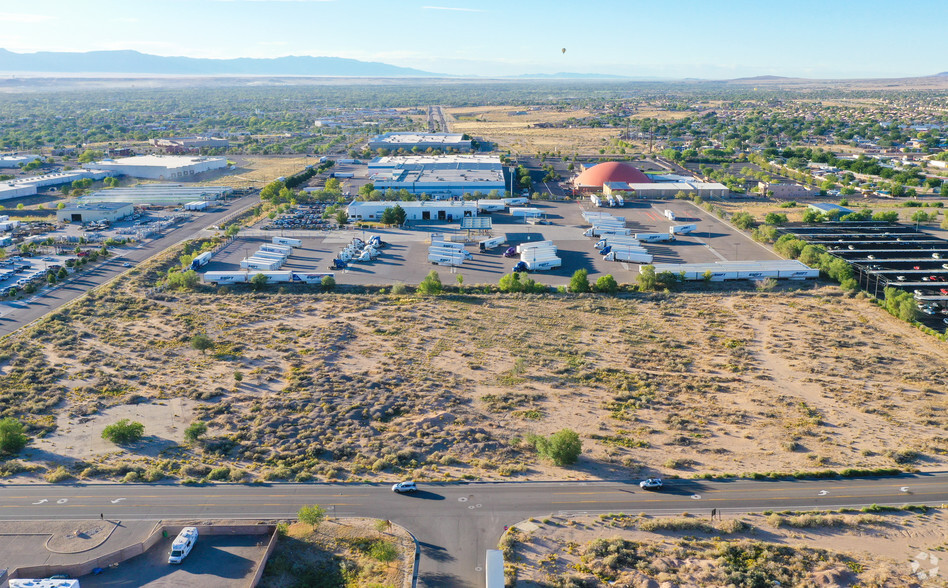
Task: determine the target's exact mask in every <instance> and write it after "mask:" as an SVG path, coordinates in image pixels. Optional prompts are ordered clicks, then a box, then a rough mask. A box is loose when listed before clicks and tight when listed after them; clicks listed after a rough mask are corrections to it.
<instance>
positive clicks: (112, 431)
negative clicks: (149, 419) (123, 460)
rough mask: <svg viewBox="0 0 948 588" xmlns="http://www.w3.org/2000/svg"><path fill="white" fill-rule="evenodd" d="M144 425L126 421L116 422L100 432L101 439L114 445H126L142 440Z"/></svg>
mask: <svg viewBox="0 0 948 588" xmlns="http://www.w3.org/2000/svg"><path fill="white" fill-rule="evenodd" d="M144 434H145V425H143V424H141V423H139V422H137V421H130V420H128V419H122V420H120V421H116V422H114V423H112V424H111V425H109V426H107V427H106V428H105V429H103V430H102V438H103V439H105V440H106V441H111V442H112V443H115V444H116V445H128V444H129V443H134V442H136V441H138V440H139V439H141V438H142V436H143V435H144Z"/></svg>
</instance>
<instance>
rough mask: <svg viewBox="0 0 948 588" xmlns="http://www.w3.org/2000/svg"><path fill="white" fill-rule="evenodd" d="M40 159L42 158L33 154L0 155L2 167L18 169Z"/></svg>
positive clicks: (0, 165)
mask: <svg viewBox="0 0 948 588" xmlns="http://www.w3.org/2000/svg"><path fill="white" fill-rule="evenodd" d="M38 159H40V156H39V155H33V154H22V155H0V167H2V168H17V167H20V166H22V165H26V164H28V163H30V162H32V161H37V160H38Z"/></svg>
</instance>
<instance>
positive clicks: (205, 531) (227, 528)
mask: <svg viewBox="0 0 948 588" xmlns="http://www.w3.org/2000/svg"><path fill="white" fill-rule="evenodd" d="M185 527H197V529H198V536H201V535H208V536H210V535H266V534H272V535H273V537H271V539H270V545H269V546H268V548H267V554H266V557H264V559H263V561H262V562H261V564H260V566H259V568H260V569H259V570H258V574H257V576H259V574H260V573H262V571H263V568H264V565H265V564H266V561H267V557H269V556H270V553H271V552H272V551H273V546H274V545H275V543H276V526H274V525H160V526H157V527H155V530H154V531H152V533H151V535H149V536H148V537H147V538H146V539H145V540H144V541H141V542H139V543H135V544H132V545H129V546H127V547H123V548H122V549H119V550H117V551H113V552H112V553H107V554H105V555H101V556H99V557H96V558H93V559H90V560H87V561H84V562H80V563H74V564H62V565H41V566H27V567H22V568H17V569H15V570H13V571H11V572H10V575H9V578H48V577H50V576H53V575H56V574H65V575H66V576H69V577H70V578H79V577H81V576H85V575H88V574H91V573H92V570H94V569H96V568H103V569H104V568H107V567H109V566H110V565H112V564H117V563H121V562H123V561H125V560H128V559H131V558H133V557H135V556H136V555H141V554H143V553H145V552H146V551H148V550H149V549H150V548H152V547H154V546H155V544H156V543H158V542H159V541H161V540H162V539H163V538H165V534H166V533H167V536H169V537H171V536H173V535H177V534H178V533H179V532H181V529H183V528H185ZM256 582H259V577H257V578H256V579H255V581H254V583H253V584H250V586H255V585H256Z"/></svg>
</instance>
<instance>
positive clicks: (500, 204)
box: [477, 200, 507, 213]
mask: <svg viewBox="0 0 948 588" xmlns="http://www.w3.org/2000/svg"><path fill="white" fill-rule="evenodd" d="M506 208H507V204H506V203H505V202H504V201H503V200H478V201H477V210H478V212H487V213H490V212H503V211H504V209H506Z"/></svg>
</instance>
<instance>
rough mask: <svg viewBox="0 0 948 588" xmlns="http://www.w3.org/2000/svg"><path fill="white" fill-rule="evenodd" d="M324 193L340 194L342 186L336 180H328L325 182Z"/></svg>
mask: <svg viewBox="0 0 948 588" xmlns="http://www.w3.org/2000/svg"><path fill="white" fill-rule="evenodd" d="M326 191H327V192H341V191H342V184H341V183H340V182H339V180H338V179H336V178H329V179H328V180H326Z"/></svg>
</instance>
